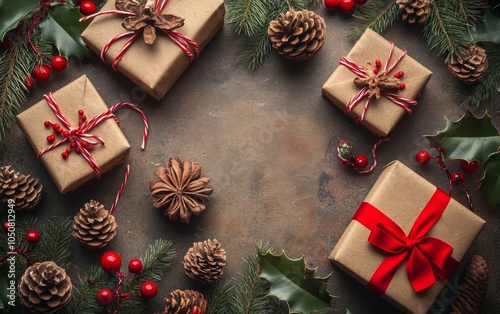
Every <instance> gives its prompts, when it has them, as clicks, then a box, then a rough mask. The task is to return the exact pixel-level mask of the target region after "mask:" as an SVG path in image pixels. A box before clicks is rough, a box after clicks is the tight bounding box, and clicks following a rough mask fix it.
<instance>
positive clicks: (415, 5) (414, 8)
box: [396, 0, 431, 24]
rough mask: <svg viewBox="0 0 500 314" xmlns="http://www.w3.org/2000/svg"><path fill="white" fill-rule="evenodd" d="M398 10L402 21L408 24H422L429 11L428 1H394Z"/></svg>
mask: <svg viewBox="0 0 500 314" xmlns="http://www.w3.org/2000/svg"><path fill="white" fill-rule="evenodd" d="M396 4H397V5H398V6H399V9H400V10H402V11H403V14H402V19H403V21H407V22H408V23H409V24H413V23H415V22H417V23H423V22H425V19H426V18H427V14H429V12H430V11H431V7H430V4H431V1H430V0H396Z"/></svg>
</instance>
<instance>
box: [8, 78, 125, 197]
mask: <svg viewBox="0 0 500 314" xmlns="http://www.w3.org/2000/svg"><path fill="white" fill-rule="evenodd" d="M53 94H54V98H55V100H56V102H57V104H58V105H59V107H60V108H61V110H62V112H63V114H64V115H65V116H66V118H67V119H68V121H69V122H70V124H71V125H72V126H77V125H78V119H79V116H78V110H79V109H82V110H83V111H84V112H85V115H86V116H87V118H88V119H90V118H91V117H94V116H96V115H98V114H100V113H102V112H104V111H106V110H107V109H108V107H107V106H106V103H104V101H103V100H102V98H101V97H100V96H99V94H98V93H97V90H96V89H95V88H94V86H93V85H92V83H91V82H90V80H89V79H88V78H87V77H86V76H82V77H80V78H78V79H76V80H75V81H73V82H71V83H69V84H68V85H66V86H64V87H63V88H61V89H60V90H58V91H56V92H54V93H53ZM45 120H50V121H52V122H53V123H58V124H60V121H59V119H57V117H56V115H55V114H54V112H53V111H52V109H51V108H50V106H49V105H48V103H47V101H46V100H42V101H40V102H38V103H36V104H35V105H33V106H31V107H30V108H28V109H27V110H25V111H24V112H22V113H20V114H19V115H18V116H17V124H18V125H19V127H20V128H21V130H22V131H23V133H24V134H25V135H26V137H27V138H28V140H29V142H30V143H31V146H32V147H33V149H34V150H35V153H38V152H39V151H41V150H43V149H45V148H46V147H47V146H49V144H50V143H48V142H47V139H46V138H47V135H49V134H53V131H52V128H46V127H45V126H44V124H43V122H44V121H45ZM90 133H92V134H95V135H98V136H100V137H101V138H102V139H103V140H104V142H105V145H104V146H103V145H96V146H94V149H93V150H92V151H91V152H90V153H91V155H92V157H93V158H94V160H95V161H96V163H97V165H99V167H100V168H101V170H102V173H105V172H106V171H108V170H110V169H111V168H113V167H114V166H116V165H118V164H119V163H120V162H122V161H123V160H124V159H125V157H127V156H128V154H129V151H130V145H129V143H128V141H127V139H126V138H125V136H124V135H123V133H122V131H121V130H120V127H119V126H118V125H117V124H116V122H115V121H114V120H113V119H107V120H105V121H104V122H102V123H100V124H99V125H97V126H96V127H94V128H93V129H92V130H91V131H90ZM61 138H62V135H56V141H57V140H59V139H61ZM67 147H69V142H65V143H63V144H62V145H60V146H58V147H56V148H54V149H52V150H50V151H48V152H46V153H45V154H43V155H42V156H41V157H40V159H41V161H42V163H43V164H44V166H45V168H46V169H47V171H48V172H49V174H50V176H51V177H52V180H53V181H54V183H55V184H56V186H57V189H58V190H59V191H60V192H61V193H63V194H66V193H69V192H71V191H73V190H74V189H76V188H78V187H79V186H81V185H82V184H84V183H85V182H87V181H89V180H90V179H92V178H94V177H95V174H94V171H93V170H92V168H91V167H90V165H89V164H88V163H87V161H86V160H85V158H83V156H81V155H79V154H76V153H75V152H74V151H72V152H71V153H70V155H69V157H68V158H67V159H63V158H62V156H61V152H62V151H64V150H65V149H66V148H67Z"/></svg>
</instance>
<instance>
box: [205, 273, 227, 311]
mask: <svg viewBox="0 0 500 314" xmlns="http://www.w3.org/2000/svg"><path fill="white" fill-rule="evenodd" d="M233 288H234V286H233V285H232V283H231V281H230V280H229V281H218V282H217V283H216V284H215V285H213V286H211V287H210V288H209V290H208V291H207V292H206V293H205V299H206V300H207V304H208V305H207V311H206V314H233V313H232V312H231V306H232V304H233V293H232V292H233V291H232V290H233Z"/></svg>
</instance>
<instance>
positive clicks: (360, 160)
mask: <svg viewBox="0 0 500 314" xmlns="http://www.w3.org/2000/svg"><path fill="white" fill-rule="evenodd" d="M354 165H355V166H356V168H358V169H363V168H366V166H368V157H366V156H365V155H362V154H359V155H358V156H356V158H354Z"/></svg>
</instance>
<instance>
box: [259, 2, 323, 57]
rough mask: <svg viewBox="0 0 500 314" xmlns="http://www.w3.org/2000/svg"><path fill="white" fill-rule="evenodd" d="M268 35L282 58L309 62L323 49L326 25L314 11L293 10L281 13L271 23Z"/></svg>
mask: <svg viewBox="0 0 500 314" xmlns="http://www.w3.org/2000/svg"><path fill="white" fill-rule="evenodd" d="M267 35H268V36H269V39H270V40H271V43H272V46H273V48H274V49H276V50H277V51H278V54H279V55H281V56H282V57H284V58H286V59H290V60H307V59H309V58H311V57H313V56H314V55H315V54H316V53H317V52H318V51H319V50H320V49H321V47H323V42H324V40H325V37H326V24H325V21H324V20H323V18H322V17H321V16H319V15H318V14H316V13H314V12H313V11H307V10H302V11H299V12H295V11H294V10H293V9H292V10H290V11H288V12H286V13H281V14H280V15H279V17H278V19H277V20H273V21H271V23H269V28H268V29H267Z"/></svg>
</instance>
